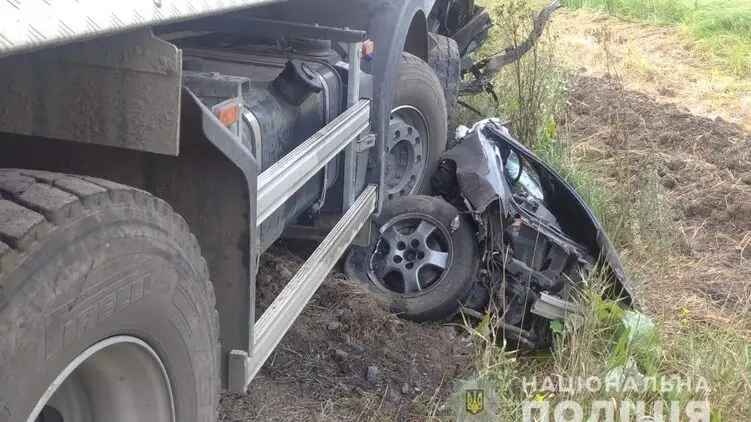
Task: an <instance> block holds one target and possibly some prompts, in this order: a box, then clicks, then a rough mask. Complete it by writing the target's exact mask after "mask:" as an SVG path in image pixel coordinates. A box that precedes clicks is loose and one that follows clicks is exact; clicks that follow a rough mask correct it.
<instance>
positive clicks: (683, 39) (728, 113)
mask: <svg viewBox="0 0 751 422" xmlns="http://www.w3.org/2000/svg"><path fill="white" fill-rule="evenodd" d="M603 27H608V28H609V31H610V32H611V33H612V40H611V53H610V55H609V56H608V55H606V54H605V52H604V51H603V49H602V46H601V45H600V42H599V41H598V32H600V31H601V29H602V28H603ZM552 29H553V31H554V32H555V33H556V35H557V37H558V38H559V46H560V50H562V51H565V52H566V54H563V55H561V56H560V59H561V60H562V61H564V63H565V64H566V65H567V66H568V67H570V68H572V69H577V70H580V71H582V72H583V73H584V74H587V75H591V76H597V77H601V76H604V75H605V74H607V73H608V67H610V68H611V69H612V68H619V69H622V72H621V77H622V80H623V83H624V86H625V88H626V89H630V90H636V91H640V92H644V93H646V94H649V95H650V96H653V97H654V98H656V99H657V100H659V101H660V102H664V103H669V104H677V105H679V106H681V107H685V108H686V109H688V110H689V111H690V112H691V113H692V114H696V115H701V116H707V117H710V118H715V117H718V116H719V117H722V118H723V119H725V120H727V121H731V122H735V123H738V124H740V125H743V126H744V127H745V128H746V129H747V130H751V79H749V78H741V77H738V76H736V75H733V74H730V73H728V72H726V71H725V70H724V69H723V67H722V65H721V63H719V62H717V61H716V60H713V59H712V58H711V57H707V56H706V55H705V54H704V53H703V52H702V51H701V49H700V48H699V47H698V46H697V44H696V43H695V42H694V41H693V40H692V39H691V38H690V37H688V36H686V35H685V34H684V33H682V32H681V31H680V30H678V29H676V28H672V27H661V26H653V25H648V24H643V23H636V22H628V21H624V20H621V19H619V18H615V17H611V16H608V15H605V14H602V13H597V12H592V11H588V10H576V11H569V10H562V11H560V12H559V13H558V14H557V15H556V18H555V19H554V20H553V24H552ZM608 60H609V62H608Z"/></svg>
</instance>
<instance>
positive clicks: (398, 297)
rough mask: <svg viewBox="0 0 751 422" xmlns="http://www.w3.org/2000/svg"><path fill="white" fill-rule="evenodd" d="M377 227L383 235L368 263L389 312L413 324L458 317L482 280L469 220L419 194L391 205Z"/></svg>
mask: <svg viewBox="0 0 751 422" xmlns="http://www.w3.org/2000/svg"><path fill="white" fill-rule="evenodd" d="M375 223H376V225H377V226H378V229H379V232H380V233H381V236H380V239H379V240H378V243H377V244H376V245H375V249H374V250H372V252H371V253H370V254H369V255H370V256H369V257H368V259H366V260H364V261H365V262H367V264H366V265H367V267H368V268H367V270H366V271H367V277H368V280H369V281H370V283H371V285H372V286H373V287H374V288H375V291H376V292H377V293H378V294H380V295H381V296H382V297H384V298H385V300H386V301H387V303H388V304H389V307H390V310H391V311H392V312H394V313H396V314H398V315H400V316H402V317H404V318H407V319H410V320H414V321H441V320H446V319H449V318H451V317H453V316H454V315H455V314H456V313H457V312H458V311H459V309H460V308H461V305H462V303H464V302H465V301H466V299H467V298H468V297H469V296H470V294H471V292H472V288H473V287H474V286H475V283H476V282H477V277H478V268H479V258H478V257H479V252H478V244H477V240H476V239H475V228H474V226H473V224H472V222H471V220H470V218H469V217H467V216H466V215H462V214H461V213H460V212H459V210H457V209H456V208H455V207H454V206H453V205H451V204H449V203H448V202H446V201H445V200H443V199H442V198H437V197H431V196H421V195H417V196H411V197H407V198H400V199H398V200H395V201H392V202H391V203H389V204H387V205H386V206H385V207H384V209H383V212H382V213H381V215H379V216H378V217H377V218H376V221H375ZM410 274H413V276H412V277H410ZM409 280H411V281H409Z"/></svg>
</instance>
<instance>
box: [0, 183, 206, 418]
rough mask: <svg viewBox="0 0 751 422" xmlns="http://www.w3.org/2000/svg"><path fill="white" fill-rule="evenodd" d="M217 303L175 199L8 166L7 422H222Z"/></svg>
mask: <svg viewBox="0 0 751 422" xmlns="http://www.w3.org/2000/svg"><path fill="white" fill-rule="evenodd" d="M214 305H215V298H214V293H213V290H212V286H211V283H210V282H209V278H208V270H207V267H206V262H205V260H204V259H203V258H202V257H201V253H200V249H199V247H198V243H197V241H196V238H195V237H194V236H193V235H192V234H191V233H190V231H189V230H188V226H187V224H186V223H185V221H184V220H183V219H182V217H180V216H178V215H177V214H175V213H174V212H173V211H172V210H171V208H170V207H169V206H168V205H167V204H166V203H165V202H164V201H162V200H160V199H157V198H155V197H153V196H151V195H149V194H148V193H146V192H143V191H140V190H137V189H134V188H130V187H127V186H123V185H119V184H116V183H112V182H108V181H105V180H100V179H95V178H90V177H83V176H81V177H79V176H69V175H63V174H57V173H49V172H42V171H26V170H7V169H2V170H0V420H3V421H10V422H15V421H18V422H27V421H64V422H94V421H105V420H106V421H111V422H125V421H155V422H159V421H164V422H168V421H199V422H210V421H212V422H213V421H215V420H216V409H217V399H218V388H219V356H220V354H219V342H218V329H219V327H218V319H217V314H216V311H215V310H214Z"/></svg>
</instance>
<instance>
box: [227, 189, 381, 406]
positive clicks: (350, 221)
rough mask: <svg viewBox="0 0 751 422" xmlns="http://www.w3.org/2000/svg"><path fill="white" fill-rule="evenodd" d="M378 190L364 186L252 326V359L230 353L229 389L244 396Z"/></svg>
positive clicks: (369, 208) (362, 224) (363, 220)
mask: <svg viewBox="0 0 751 422" xmlns="http://www.w3.org/2000/svg"><path fill="white" fill-rule="evenodd" d="M377 195H378V188H377V187H376V186H373V185H371V186H368V187H367V188H366V189H365V191H363V193H361V194H360V196H359V197H358V198H357V200H356V201H355V202H354V204H352V207H351V208H349V210H348V211H347V212H346V213H345V214H344V216H343V217H342V218H341V220H339V222H338V223H337V224H336V226H334V228H333V229H332V230H331V232H330V233H329V234H328V236H326V238H325V239H324V240H323V242H321V244H320V245H319V246H318V248H317V249H316V250H315V252H313V254H312V255H311V256H310V258H308V260H307V261H305V264H303V266H302V267H301V268H300V270H299V271H298V272H297V274H295V276H294V277H293V278H292V280H291V281H290V282H289V283H288V284H287V286H286V287H285V288H284V290H282V292H281V293H280V294H279V296H278V297H277V298H276V299H275V300H274V302H273V303H272V304H271V306H269V308H268V309H266V312H264V314H263V316H261V318H260V319H259V320H258V322H257V323H256V324H255V329H254V330H253V331H254V333H255V334H254V335H255V342H254V347H253V351H252V356H248V354H247V353H245V352H242V351H238V350H235V351H232V352H231V354H230V362H229V368H230V372H229V386H228V387H229V389H230V391H232V392H237V393H244V392H245V391H246V390H247V388H248V385H249V384H250V380H252V379H253V377H254V376H255V375H256V373H258V371H259V370H260V369H261V367H262V366H263V363H264V362H265V361H266V359H267V358H268V357H269V356H270V355H271V353H272V352H273V351H274V348H276V346H277V345H278V344H279V342H280V341H281V339H282V337H284V334H285V333H286V332H287V330H288V329H289V327H290V326H291V325H292V323H293V322H294V321H295V319H297V317H298V316H299V315H300V312H302V310H303V308H304V306H305V304H306V303H308V301H309V300H310V298H311V297H313V294H314V293H315V292H316V290H318V287H320V285H321V283H323V280H324V279H325V278H326V276H327V275H328V274H329V272H330V271H331V269H332V268H333V267H334V265H335V264H336V262H337V261H338V260H339V259H340V258H341V257H342V255H343V254H344V252H345V251H346V250H347V248H348V247H349V245H350V244H351V243H352V241H353V240H354V239H355V237H356V236H357V234H358V233H359V232H360V230H362V229H363V227H365V225H366V224H367V223H368V220H369V219H370V217H371V215H372V214H373V212H374V211H375V209H376V206H377Z"/></svg>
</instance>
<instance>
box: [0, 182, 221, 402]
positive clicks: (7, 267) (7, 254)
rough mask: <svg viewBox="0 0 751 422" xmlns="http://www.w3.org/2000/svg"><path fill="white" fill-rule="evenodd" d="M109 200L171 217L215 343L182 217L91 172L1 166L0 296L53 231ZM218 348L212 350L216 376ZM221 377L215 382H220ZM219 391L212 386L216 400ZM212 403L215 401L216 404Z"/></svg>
mask: <svg viewBox="0 0 751 422" xmlns="http://www.w3.org/2000/svg"><path fill="white" fill-rule="evenodd" d="M113 205H124V206H128V205H136V206H139V205H140V206H145V207H146V208H147V210H150V211H153V212H155V213H157V214H159V215H160V216H161V217H162V220H163V221H169V222H171V223H170V224H169V225H170V227H168V230H169V231H170V232H171V235H172V236H174V238H175V240H176V241H177V242H178V244H179V245H180V247H181V248H182V249H183V251H184V252H185V253H186V255H187V259H188V261H189V262H190V263H191V265H192V266H193V267H194V268H193V269H194V270H195V272H196V274H197V275H198V277H197V278H196V279H195V280H196V282H197V283H196V284H198V286H195V287H197V288H198V289H199V291H200V292H202V294H203V295H204V297H205V298H207V300H209V301H210V306H211V309H212V310H213V312H211V316H210V318H211V319H212V321H211V323H210V327H211V328H210V329H211V333H210V336H211V339H212V341H213V342H214V344H219V314H218V312H217V311H216V296H215V294H214V290H213V288H212V284H211V281H210V280H209V270H208V265H207V263H206V260H205V259H204V258H203V256H202V254H201V249H200V246H199V244H198V240H197V238H196V237H195V235H193V234H192V233H191V231H190V227H189V226H188V223H187V222H186V221H185V219H184V218H183V217H182V216H180V215H179V214H177V213H175V212H174V211H173V210H172V207H171V206H170V205H169V204H168V203H167V202H165V201H163V200H161V199H159V198H156V197H155V196H153V195H151V194H149V193H148V192H145V191H143V190H141V189H137V188H133V187H129V186H125V185H121V184H119V183H115V182H111V181H108V180H104V179H98V178H94V177H89V176H75V175H69V174H62V173H53V172H48V171H42V170H21V169H0V297H1V296H2V293H5V294H8V293H7V292H3V288H4V285H3V283H4V282H3V280H6V279H7V278H8V277H9V276H10V275H11V274H12V273H13V272H14V271H15V270H16V269H17V268H19V267H20V266H21V265H22V264H23V262H24V261H25V260H26V259H27V258H28V257H29V256H31V255H32V254H33V253H34V251H35V250H36V249H37V248H38V247H39V246H40V245H41V244H43V243H44V242H45V240H46V239H47V238H48V237H50V236H51V235H52V234H54V232H55V231H56V230H57V229H59V228H62V227H65V226H67V225H69V224H72V223H74V222H75V221H76V220H78V219H79V218H80V217H82V216H84V215H88V214H92V213H95V212H96V211H97V210H98V209H102V208H106V207H110V206H113ZM219 358H220V355H219V348H218V347H217V348H215V352H214V355H213V359H214V367H215V368H216V370H215V372H214V373H215V375H216V376H217V377H218V376H219V369H218V368H220V361H219ZM220 384H221V383H220V382H218V380H217V382H215V385H217V386H219V385H220ZM218 394H219V391H218V390H217V391H216V397H215V399H214V401H215V403H216V400H218ZM215 407H216V406H215Z"/></svg>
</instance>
